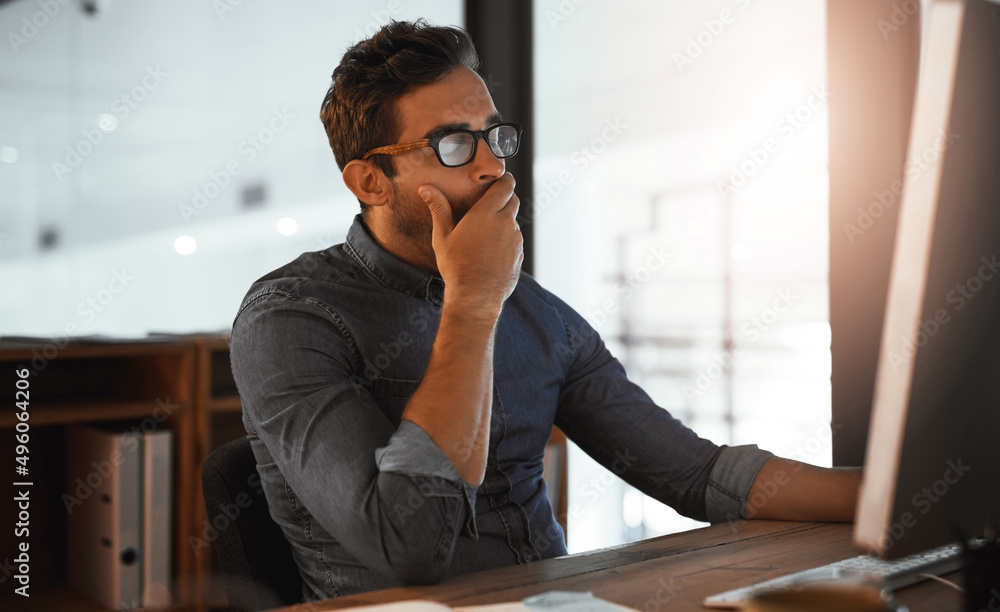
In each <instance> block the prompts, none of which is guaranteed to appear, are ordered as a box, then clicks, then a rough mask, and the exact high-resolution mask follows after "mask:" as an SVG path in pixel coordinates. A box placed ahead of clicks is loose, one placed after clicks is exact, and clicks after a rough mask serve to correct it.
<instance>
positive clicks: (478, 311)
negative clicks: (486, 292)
mask: <svg viewBox="0 0 1000 612" xmlns="http://www.w3.org/2000/svg"><path fill="white" fill-rule="evenodd" d="M502 309H503V300H501V299H495V298H492V297H490V296H483V295H476V294H463V293H462V292H460V291H458V290H453V291H449V290H448V289H447V288H446V289H445V292H444V302H443V304H442V306H441V310H442V318H443V317H444V316H446V315H447V316H448V317H449V318H452V319H455V320H457V321H461V322H466V323H471V324H483V325H489V326H491V327H492V326H493V325H495V324H496V322H497V320H498V319H499V318H500V312H501V311H502Z"/></svg>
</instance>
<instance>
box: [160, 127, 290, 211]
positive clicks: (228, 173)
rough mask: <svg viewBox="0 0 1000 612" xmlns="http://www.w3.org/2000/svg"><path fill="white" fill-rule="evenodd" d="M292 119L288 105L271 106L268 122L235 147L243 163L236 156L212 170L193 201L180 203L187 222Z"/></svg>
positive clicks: (219, 192) (220, 192)
mask: <svg viewBox="0 0 1000 612" xmlns="http://www.w3.org/2000/svg"><path fill="white" fill-rule="evenodd" d="M293 119H295V115H293V114H292V113H290V112H288V109H287V108H281V109H277V108H275V109H272V111H271V118H270V119H269V120H268V122H267V125H265V126H264V127H262V128H260V129H259V130H257V131H256V132H254V133H253V134H250V135H249V136H247V137H246V138H245V139H244V140H243V141H242V142H240V144H239V145H238V146H237V147H236V152H237V153H238V154H239V155H240V157H241V158H242V159H243V163H240V159H237V158H234V159H231V160H229V161H228V162H226V164H225V166H223V167H222V169H220V170H216V171H212V172H209V173H208V178H209V180H208V181H207V182H206V183H205V184H204V185H202V186H201V187H195V189H194V191H193V195H192V197H191V201H190V202H182V203H181V204H179V205H178V206H177V209H178V210H179V211H180V214H181V217H182V218H183V219H184V221H186V222H188V223H190V222H191V218H192V217H196V216H198V215H200V214H201V212H202V211H203V210H205V209H206V208H208V206H209V204H211V203H212V201H213V200H215V199H216V198H218V197H219V196H220V195H221V194H222V192H223V190H225V189H226V187H228V186H229V185H230V184H231V183H232V182H233V179H234V178H236V177H237V176H239V174H240V173H241V172H243V165H244V164H249V163H251V162H253V160H255V159H257V156H258V155H259V154H260V152H261V151H263V150H264V149H265V148H267V146H268V145H270V144H271V143H272V142H274V139H275V137H276V136H277V135H278V134H280V133H281V132H283V131H284V130H285V128H287V127H288V126H289V125H290V124H291V122H292V120H293Z"/></svg>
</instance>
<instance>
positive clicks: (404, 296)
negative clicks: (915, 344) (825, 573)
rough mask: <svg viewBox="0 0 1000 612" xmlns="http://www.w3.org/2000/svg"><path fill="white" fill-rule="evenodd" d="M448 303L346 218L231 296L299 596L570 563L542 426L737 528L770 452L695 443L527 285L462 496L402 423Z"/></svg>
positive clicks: (244, 383)
mask: <svg viewBox="0 0 1000 612" xmlns="http://www.w3.org/2000/svg"><path fill="white" fill-rule="evenodd" d="M443 295H444V282H443V281H442V280H441V278H440V277H439V276H436V275H433V274H429V273H427V272H423V271H421V270H419V269H417V268H415V267H413V266H411V265H409V264H407V263H406V262H404V261H402V260H400V259H398V258H396V257H395V256H393V255H391V254H390V253H388V252H387V251H385V250H384V249H382V248H381V247H379V246H378V244H377V243H376V242H375V240H374V239H373V238H372V236H371V235H370V234H369V232H368V230H367V228H366V227H365V225H364V223H363V221H362V220H361V217H360V215H359V216H358V217H357V218H356V219H355V221H354V224H353V225H352V227H351V229H350V230H349V232H348V235H347V239H346V241H345V242H344V243H343V244H339V245H336V246H333V247H330V248H328V249H326V250H324V251H319V252H313V253H304V254H303V255H301V256H300V257H298V258H297V259H295V260H294V261H292V262H291V263H289V264H287V265H285V266H283V267H281V268H279V269H278V270H275V271H274V272H272V273H270V274H268V275H266V276H264V277H263V278H261V279H260V280H258V281H257V282H255V283H254V284H253V286H251V288H250V291H249V293H248V294H247V296H246V298H245V299H244V301H243V304H242V306H241V308H240V311H239V314H238V315H237V317H236V320H235V322H234V324H233V331H232V337H231V354H232V367H233V374H234V375H235V378H236V382H237V385H238V388H239V393H240V397H241V399H242V403H243V422H244V426H245V427H246V430H247V435H248V437H249V438H250V440H251V443H252V446H253V451H254V454H255V456H256V458H257V463H258V468H257V469H258V471H259V472H260V476H261V483H262V485H263V487H264V492H265V495H266V498H267V501H268V505H269V506H270V512H271V515H272V516H273V517H274V519H275V521H276V522H277V523H278V524H279V525H280V526H281V528H282V530H283V532H284V534H285V536H286V538H287V539H288V541H289V542H290V543H291V547H292V555H293V557H294V558H295V561H296V563H297V564H298V566H299V570H300V572H301V574H302V578H303V582H304V584H303V594H304V596H305V598H306V599H307V600H308V599H317V598H328V597H337V596H341V595H348V594H352V593H359V592H364V591H370V590H374V589H381V588H387V587H392V586H400V585H401V584H420V583H432V582H436V581H439V580H441V579H442V578H445V577H448V576H453V575H457V574H463V573H467V572H473V571H478V570H485V569H490V568H496V567H501V566H506V565H513V564H517V563H528V562H531V561H535V560H538V559H543V558H549V557H557V556H560V555H564V554H566V545H565V538H564V535H563V532H562V529H561V528H560V526H559V524H558V523H557V522H556V519H555V517H554V516H553V511H552V508H551V506H550V504H549V500H548V496H547V492H546V486H545V481H544V480H543V479H542V456H543V453H544V451H545V445H546V442H547V441H548V438H549V435H550V433H551V431H552V427H553V425H556V426H558V427H559V428H560V429H561V430H562V431H563V432H564V433H565V434H566V435H567V437H569V439H571V440H572V441H573V442H575V443H576V444H577V445H579V446H580V447H581V448H582V449H583V450H584V451H585V452H587V453H588V454H589V455H591V456H592V457H594V458H595V459H596V460H597V461H598V462H600V463H601V464H602V465H604V466H605V467H607V468H608V469H610V470H612V471H613V472H614V473H615V474H617V475H618V476H620V477H621V478H623V479H624V480H625V481H626V482H628V483H630V484H632V485H633V486H635V487H637V488H638V489H640V490H641V491H643V492H644V493H646V494H647V495H650V496H652V497H654V498H656V499H658V500H660V501H662V502H663V503H665V504H668V505H670V506H672V507H674V508H676V509H677V510H678V511H679V512H681V513H682V514H684V515H687V516H690V517H694V518H697V519H700V520H710V521H712V522H720V521H724V520H726V519H728V518H735V517H742V516H743V512H744V507H745V504H746V498H747V494H748V492H749V489H750V485H751V483H752V482H753V479H754V478H755V476H756V474H757V471H758V470H759V469H760V467H761V466H762V465H763V463H764V462H765V461H767V460H768V459H769V458H771V457H772V455H771V454H770V453H767V452H765V451H761V450H759V449H757V447H755V446H745V447H732V448H729V447H725V446H723V447H719V446H716V445H715V444H713V443H711V442H709V441H707V440H704V439H702V438H699V437H698V436H697V435H696V434H695V433H694V432H692V431H691V430H690V429H688V428H687V427H685V426H684V425H683V424H682V423H680V422H679V421H678V420H676V419H674V418H673V417H672V416H671V415H670V414H669V413H668V412H667V411H666V410H664V409H662V408H660V407H659V406H657V405H656V404H654V403H653V401H652V400H651V399H650V398H649V396H648V395H646V393H645V392H643V391H642V390H641V389H640V388H639V387H637V386H636V385H635V384H633V383H631V382H630V381H629V380H628V378H626V376H625V371H624V369H623V368H622V366H621V364H620V363H619V362H618V361H617V360H616V359H615V358H614V357H612V356H611V354H610V353H609V352H608V350H607V349H606V348H605V346H604V343H603V342H602V341H601V339H600V337H599V336H598V334H597V332H596V331H595V330H594V329H593V328H592V327H591V326H590V325H589V324H588V323H587V322H586V321H585V320H584V319H583V318H582V317H581V316H580V315H579V314H577V313H576V312H575V311H573V309H571V308H570V307H569V306H567V305H566V304H565V303H564V302H562V301H561V300H559V299H558V298H556V297H555V296H554V295H552V294H551V293H549V292H548V291H546V290H544V289H543V288H542V287H541V286H539V284H538V283H537V282H536V281H535V279H534V278H532V277H531V276H530V275H528V274H521V277H520V279H519V281H518V284H517V287H516V288H515V290H514V292H513V294H512V295H511V296H510V298H508V300H507V301H506V302H505V304H504V306H503V310H502V313H501V316H500V319H499V322H498V325H497V329H496V337H495V345H494V346H495V348H494V358H493V367H494V373H493V384H494V386H493V404H492V415H491V420H490V436H489V450H488V458H487V463H486V475H485V480H484V481H483V483H482V484H481V485H480V486H479V487H473V486H470V485H468V484H467V483H465V482H464V481H463V480H462V478H461V477H460V476H459V475H458V471H457V470H456V468H455V466H454V464H452V462H451V461H450V460H449V459H448V458H447V457H446V456H445V455H444V453H443V452H442V451H441V450H440V449H439V448H438V447H437V446H436V445H435V444H434V442H433V441H432V440H431V438H430V436H429V435H428V434H427V432H425V431H424V430H423V429H421V428H420V427H419V426H418V425H416V424H414V423H412V422H410V421H401V419H400V416H401V415H402V412H403V409H404V408H405V406H406V403H407V401H408V399H409V398H410V396H411V395H412V394H413V392H414V391H415V390H416V388H417V386H418V385H419V384H420V381H421V379H422V377H423V374H424V370H425V368H426V367H427V362H428V358H429V355H430V350H431V345H432V344H433V342H434V338H435V334H436V332H437V327H438V322H439V319H440V314H441V304H442V298H443Z"/></svg>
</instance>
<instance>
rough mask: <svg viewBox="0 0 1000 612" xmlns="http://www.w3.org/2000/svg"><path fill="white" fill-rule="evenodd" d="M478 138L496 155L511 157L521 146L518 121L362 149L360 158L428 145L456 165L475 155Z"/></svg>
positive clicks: (444, 160) (448, 163)
mask: <svg viewBox="0 0 1000 612" xmlns="http://www.w3.org/2000/svg"><path fill="white" fill-rule="evenodd" d="M480 138H484V139H485V140H486V144H487V146H489V148H490V151H492V152H493V155H496V157H497V159H506V158H508V157H513V156H514V154H516V153H517V150H518V148H519V147H520V146H521V124H520V123H498V124H496V125H491V126H490V127H488V128H486V129H485V130H483V131H481V132H475V131H473V130H449V131H447V132H444V133H441V134H435V135H434V136H431V137H430V138H424V139H423V140H415V141H413V142H407V143H403V144H394V145H388V146H384V147H378V148H377V149H372V150H371V151H369V152H367V153H365V154H364V156H362V158H361V159H368V158H369V157H371V156H372V155H399V154H400V153H406V152H407V151H413V150H414V149H420V148H422V147H430V148H432V149H434V153H435V155H437V158H438V161H439V162H441V165H442V166H445V167H446V168H457V167H459V166H464V165H466V164H468V163H469V162H471V161H472V160H473V159H474V158H475V157H476V145H478V144H479V139H480Z"/></svg>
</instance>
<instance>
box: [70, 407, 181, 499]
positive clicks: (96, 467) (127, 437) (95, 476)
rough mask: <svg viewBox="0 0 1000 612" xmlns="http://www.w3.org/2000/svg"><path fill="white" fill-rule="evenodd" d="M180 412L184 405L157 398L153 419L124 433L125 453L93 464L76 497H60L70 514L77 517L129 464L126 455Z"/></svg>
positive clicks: (76, 481)
mask: <svg viewBox="0 0 1000 612" xmlns="http://www.w3.org/2000/svg"><path fill="white" fill-rule="evenodd" d="M179 408H180V405H179V404H174V403H172V402H171V401H170V397H169V396H167V399H165V400H162V399H160V398H156V408H154V409H153V412H152V414H151V416H148V417H146V418H144V419H142V421H140V422H139V423H138V424H136V425H132V426H131V427H130V428H129V429H128V431H126V432H123V433H122V435H121V445H122V446H121V448H122V449H123V451H124V452H123V451H119V450H115V451H112V452H111V454H110V455H109V456H108V457H107V458H106V459H103V460H100V461H98V460H94V461H92V462H91V464H90V467H91V468H92V469H91V471H90V472H89V473H87V474H86V475H85V476H83V477H82V478H81V477H79V476H78V477H77V478H76V480H75V484H76V487H75V488H74V489H73V492H72V495H71V494H70V493H69V492H66V493H63V494H62V495H61V496H60V497H59V498H60V499H61V500H62V503H63V507H64V508H65V510H66V514H73V512H74V508H75V507H76V506H82V505H83V504H84V502H86V501H87V500H88V499H90V497H91V496H92V495H93V494H94V491H96V490H97V489H99V488H100V487H101V485H102V484H104V481H105V480H106V479H108V478H110V477H111V476H112V475H113V474H114V473H115V469H116V468H117V467H118V466H120V465H121V464H122V462H124V461H125V460H126V455H125V453H135V452H136V451H138V450H139V445H140V441H141V438H142V436H143V435H144V434H147V433H151V432H154V431H156V430H157V428H158V427H159V426H160V425H161V424H162V423H163V422H164V421H166V420H167V419H168V418H170V415H172V414H173V413H174V412H176V411H177V410H178V409H179Z"/></svg>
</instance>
